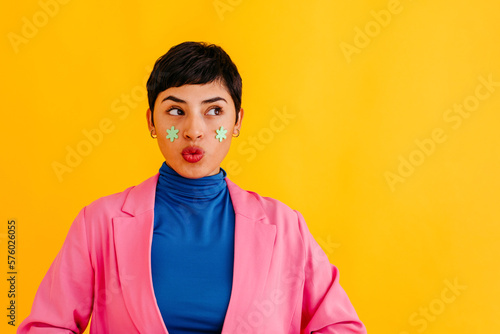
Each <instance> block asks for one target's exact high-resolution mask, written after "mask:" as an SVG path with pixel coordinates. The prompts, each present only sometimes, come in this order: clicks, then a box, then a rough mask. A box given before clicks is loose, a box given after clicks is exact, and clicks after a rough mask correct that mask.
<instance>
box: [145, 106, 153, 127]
mask: <svg viewBox="0 0 500 334" xmlns="http://www.w3.org/2000/svg"><path fill="white" fill-rule="evenodd" d="M146 119H147V121H148V129H149V131H151V130H154V128H155V125H154V122H153V113H152V112H151V109H149V108H148V110H147V111H146Z"/></svg>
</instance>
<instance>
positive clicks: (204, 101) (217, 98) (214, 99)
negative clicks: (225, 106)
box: [201, 96, 227, 104]
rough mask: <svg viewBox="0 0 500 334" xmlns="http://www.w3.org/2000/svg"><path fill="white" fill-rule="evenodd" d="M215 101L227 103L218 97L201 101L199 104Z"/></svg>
mask: <svg viewBox="0 0 500 334" xmlns="http://www.w3.org/2000/svg"><path fill="white" fill-rule="evenodd" d="M217 101H224V102H226V103H227V101H226V99H224V98H222V97H220V96H216V97H212V98H211V99H207V100H203V101H201V103H202V104H205V103H213V102H217Z"/></svg>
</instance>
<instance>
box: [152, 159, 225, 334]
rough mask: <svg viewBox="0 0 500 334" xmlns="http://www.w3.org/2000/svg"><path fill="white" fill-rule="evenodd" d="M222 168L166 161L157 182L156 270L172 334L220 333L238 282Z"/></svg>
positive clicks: (161, 302) (159, 296) (160, 302)
mask: <svg viewBox="0 0 500 334" xmlns="http://www.w3.org/2000/svg"><path fill="white" fill-rule="evenodd" d="M225 177H226V172H225V171H224V170H223V169H221V171H220V172H219V173H218V174H216V175H212V176H207V177H203V178H200V179H188V178H185V177H182V176H180V175H179V174H177V173H176V172H175V171H174V170H173V169H172V168H170V167H169V166H167V164H166V163H165V162H164V163H163V165H162V166H161V168H160V176H159V179H158V183H157V185H156V196H155V207H154V230H153V241H152V245H151V270H152V275H153V288H154V293H155V296H156V301H157V304H158V307H159V309H160V312H161V315H162V317H163V321H164V323H165V326H166V327H167V330H168V332H169V333H170V334H187V333H220V332H221V331H222V324H223V322H224V318H225V316H226V311H227V307H228V304H229V298H230V296H231V288H232V283H233V259H234V209H233V204H232V202H231V198H230V196H229V190H228V188H227V184H226V181H225Z"/></svg>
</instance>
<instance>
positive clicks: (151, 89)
mask: <svg viewBox="0 0 500 334" xmlns="http://www.w3.org/2000/svg"><path fill="white" fill-rule="evenodd" d="M214 81H220V82H221V83H222V84H223V85H224V86H225V87H226V88H227V90H228V92H229V94H230V95H231V98H232V99H233V102H234V108H235V110H236V121H238V117H239V111H240V108H241V92H242V82H241V77H240V74H239V72H238V69H237V68H236V65H235V64H234V63H233V61H232V60H231V58H230V57H229V55H228V54H227V53H226V52H225V51H224V50H223V49H222V48H221V47H220V46H218V45H215V44H208V43H205V42H184V43H181V44H178V45H176V46H173V47H172V48H170V50H168V52H167V53H166V54H164V55H163V56H161V57H160V58H158V60H156V63H155V66H154V67H153V71H152V72H151V75H150V76H149V79H148V82H147V84H146V87H147V90H148V102H149V109H151V121H152V122H153V124H154V121H153V112H154V110H153V109H154V105H155V101H156V98H157V97H158V94H160V93H161V92H163V91H164V90H166V89H168V88H170V87H180V86H182V85H190V84H191V85H198V84H200V85H201V84H206V83H211V82H214Z"/></svg>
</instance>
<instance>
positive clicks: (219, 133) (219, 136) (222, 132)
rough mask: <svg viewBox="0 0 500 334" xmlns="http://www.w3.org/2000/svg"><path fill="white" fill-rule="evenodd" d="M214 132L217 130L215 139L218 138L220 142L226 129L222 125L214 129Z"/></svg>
mask: <svg viewBox="0 0 500 334" xmlns="http://www.w3.org/2000/svg"><path fill="white" fill-rule="evenodd" d="M215 132H217V135H216V136H215V139H218V140H219V142H222V140H223V139H226V133H227V130H225V129H224V128H223V127H222V126H221V127H220V128H219V129H217V130H215Z"/></svg>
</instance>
